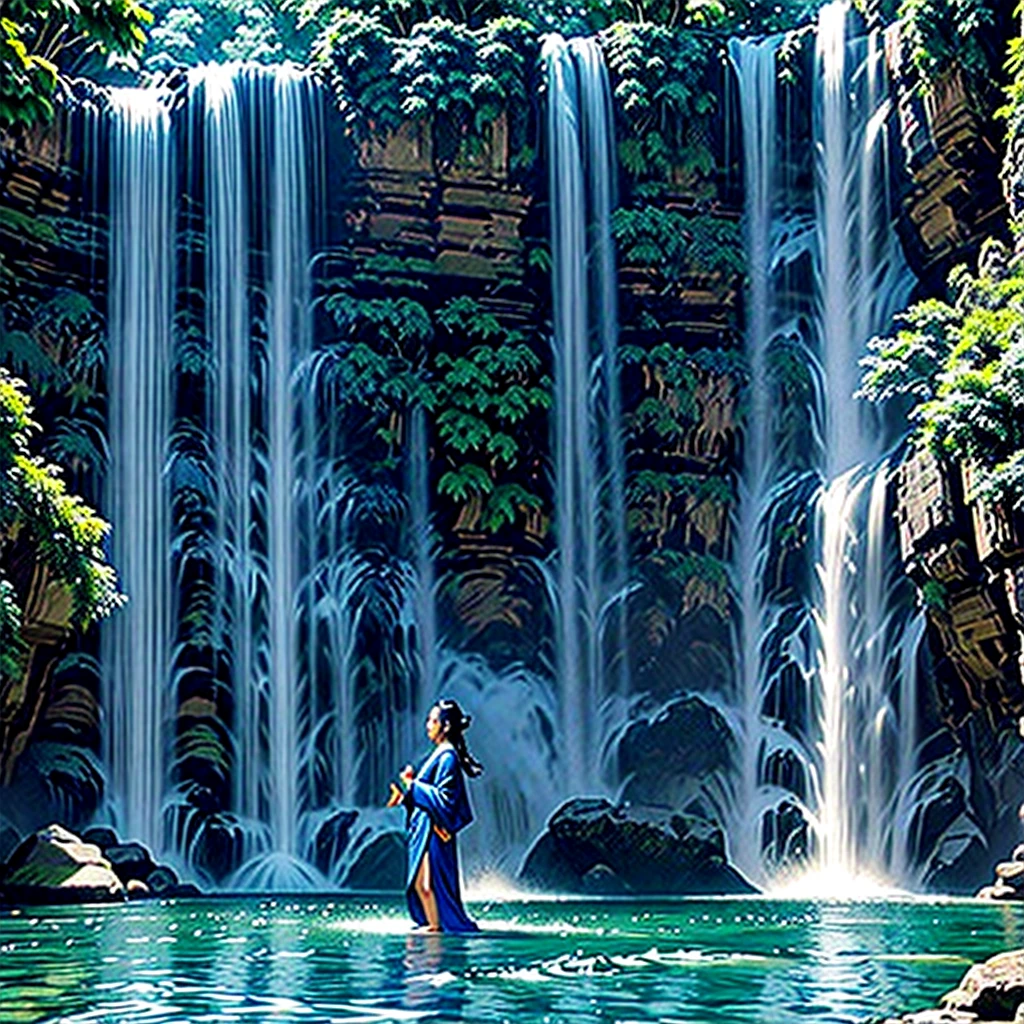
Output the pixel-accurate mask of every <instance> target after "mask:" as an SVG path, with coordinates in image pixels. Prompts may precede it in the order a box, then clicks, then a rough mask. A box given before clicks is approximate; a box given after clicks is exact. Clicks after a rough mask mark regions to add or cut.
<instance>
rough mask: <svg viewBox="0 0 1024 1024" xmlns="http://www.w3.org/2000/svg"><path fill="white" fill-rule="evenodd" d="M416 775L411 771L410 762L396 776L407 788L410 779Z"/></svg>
mask: <svg viewBox="0 0 1024 1024" xmlns="http://www.w3.org/2000/svg"><path fill="white" fill-rule="evenodd" d="M415 777H416V773H415V772H414V771H413V767H412V765H411V764H407V765H406V766H405V767H404V768H403V769H402V770H401V772H400V773H399V775H398V778H399V780H400V781H401V783H402V785H403V786H405V788H406V789H408V788H409V787H410V786H411V785H412V780H413V779H414V778H415Z"/></svg>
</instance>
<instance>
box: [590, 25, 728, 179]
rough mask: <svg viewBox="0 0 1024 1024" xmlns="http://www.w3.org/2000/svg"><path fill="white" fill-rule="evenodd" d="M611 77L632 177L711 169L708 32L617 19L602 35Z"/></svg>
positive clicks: (623, 154)
mask: <svg viewBox="0 0 1024 1024" xmlns="http://www.w3.org/2000/svg"><path fill="white" fill-rule="evenodd" d="M602 42H603V44H604V47H605V54H606V58H607V62H608V71H609V74H610V75H611V77H612V82H613V91H614V96H615V102H616V110H617V111H618V113H619V115H620V116H621V118H622V120H623V122H624V123H623V125H622V127H621V128H620V130H619V133H618V134H619V139H620V142H619V159H620V161H621V162H622V166H623V167H624V168H625V169H626V171H627V172H629V173H630V174H631V175H632V176H633V177H635V178H638V179H644V178H661V179H668V178H671V177H672V176H673V174H677V173H678V172H679V171H682V172H683V174H684V175H685V177H686V178H687V180H693V179H698V180H699V179H703V178H706V177H707V176H708V175H709V174H710V173H711V171H712V170H713V169H714V158H713V156H712V153H711V150H710V148H709V146H708V139H707V134H706V132H707V124H708V120H709V117H710V115H711V114H712V113H713V112H714V110H715V105H716V97H715V94H714V92H713V91H711V88H710V82H709V80H708V69H709V65H710V62H711V61H712V60H714V59H716V58H717V56H718V52H719V50H718V44H717V42H716V41H715V40H714V39H712V38H711V37H709V36H706V35H703V34H695V33H691V32H681V31H673V30H672V29H669V28H665V27H664V26H662V25H659V24H654V23H649V22H646V23H638V22H618V23H616V24H614V25H612V26H610V27H609V28H608V29H607V30H606V31H605V32H604V33H603V35H602Z"/></svg>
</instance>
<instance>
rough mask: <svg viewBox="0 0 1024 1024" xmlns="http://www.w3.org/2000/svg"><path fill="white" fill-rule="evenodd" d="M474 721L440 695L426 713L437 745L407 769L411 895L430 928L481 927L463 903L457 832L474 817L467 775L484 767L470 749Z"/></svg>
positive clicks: (417, 917)
mask: <svg viewBox="0 0 1024 1024" xmlns="http://www.w3.org/2000/svg"><path fill="white" fill-rule="evenodd" d="M469 722H470V718H469V716H468V715H464V714H463V713H462V709H461V708H460V707H459V705H458V704H456V703H455V701H453V700H441V701H438V702H437V704H436V705H434V707H432V708H431V709H430V714H429V715H428V716H427V737H428V739H429V740H430V741H431V742H432V743H433V744H434V745H435V746H434V751H433V753H432V754H431V755H430V756H429V757H428V758H427V759H426V761H424V762H423V766H422V767H421V768H420V770H419V772H418V773H417V774H416V776H415V778H413V771H412V766H411V765H408V766H407V767H406V769H405V771H404V772H403V773H402V782H403V784H407V785H408V789H407V790H406V793H405V796H404V798H403V800H402V803H403V804H404V806H405V808H406V810H407V812H408V816H407V820H406V833H407V836H408V841H409V866H408V872H407V874H406V898H407V899H408V901H409V913H410V914H411V915H412V919H413V920H414V921H415V922H416V923H417V924H418V925H419V926H420V927H422V928H425V929H426V930H427V931H431V932H439V931H445V932H475V931H478V930H479V929H478V928H477V926H476V923H475V922H474V921H472V920H471V919H470V918H469V916H468V915H467V914H466V911H465V909H464V908H463V906H462V895H461V893H460V892H459V858H458V850H457V848H456V842H457V840H456V834H457V833H458V832H459V831H461V830H462V829H464V828H465V827H466V826H467V825H468V824H469V823H470V822H471V821H472V820H473V811H472V808H471V807H470V806H469V796H468V794H467V793H466V779H465V776H467V775H468V776H469V777H470V778H476V777H477V776H478V775H479V774H480V773H481V772H482V771H483V767H482V766H481V764H480V762H479V761H477V760H476V759H475V758H474V757H473V756H472V754H470V752H469V751H468V750H467V749H466V738H465V736H464V735H463V734H464V733H465V731H466V729H467V728H469Z"/></svg>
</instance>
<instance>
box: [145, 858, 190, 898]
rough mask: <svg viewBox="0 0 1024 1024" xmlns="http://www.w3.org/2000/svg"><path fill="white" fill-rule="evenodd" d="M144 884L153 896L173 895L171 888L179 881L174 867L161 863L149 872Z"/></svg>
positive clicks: (174, 887)
mask: <svg viewBox="0 0 1024 1024" xmlns="http://www.w3.org/2000/svg"><path fill="white" fill-rule="evenodd" d="M146 884H147V885H148V886H149V888H150V890H151V891H152V893H153V895H154V896H171V895H173V890H174V889H176V888H177V887H178V886H179V885H180V884H181V883H180V881H179V879H178V875H177V873H176V872H175V870H174V868H169V867H165V866H163V865H161V866H160V867H158V868H154V869H153V870H152V871H151V872H150V873H149V877H148V878H147V879H146Z"/></svg>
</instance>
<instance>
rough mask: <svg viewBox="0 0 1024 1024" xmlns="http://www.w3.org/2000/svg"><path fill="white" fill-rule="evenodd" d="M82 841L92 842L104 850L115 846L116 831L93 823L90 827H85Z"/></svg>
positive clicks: (116, 841) (116, 842) (116, 840)
mask: <svg viewBox="0 0 1024 1024" xmlns="http://www.w3.org/2000/svg"><path fill="white" fill-rule="evenodd" d="M82 841H83V842H86V843H92V844H93V845H94V846H98V847H99V848H100V849H101V850H104V851H105V850H106V849H107V848H108V847H111V846H117V844H118V839H117V833H116V832H115V831H114V830H113V829H112V828H107V827H106V826H105V825H93V826H92V828H87V829H86V830H85V831H84V832H83V833H82Z"/></svg>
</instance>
